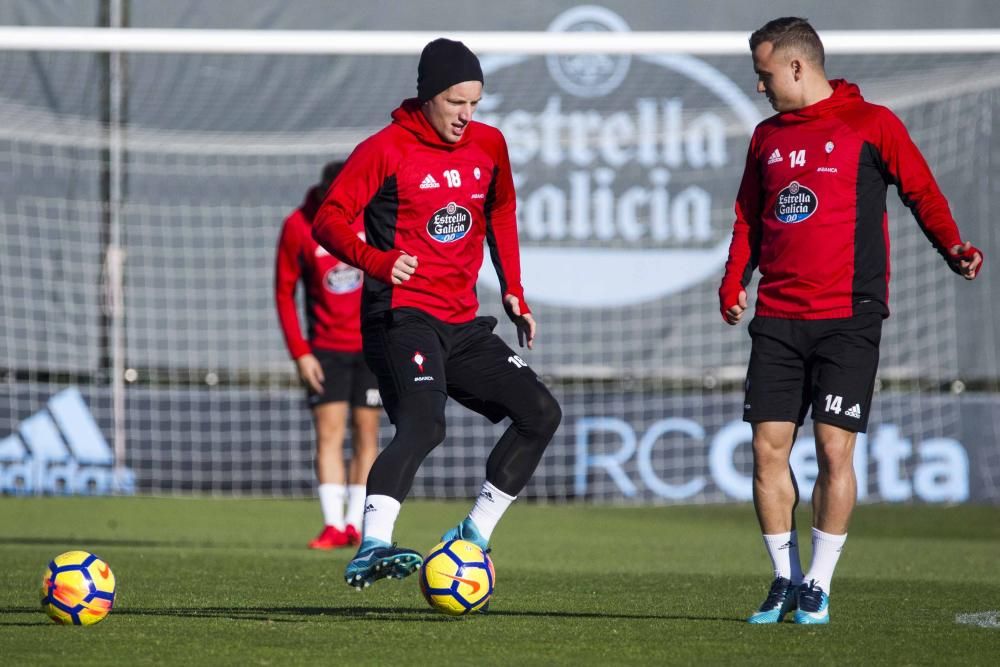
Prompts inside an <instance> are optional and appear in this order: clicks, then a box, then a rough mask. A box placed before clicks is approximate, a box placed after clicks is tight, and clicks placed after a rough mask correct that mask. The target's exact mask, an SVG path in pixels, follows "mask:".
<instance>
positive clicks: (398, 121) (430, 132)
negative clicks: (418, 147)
mask: <svg viewBox="0 0 1000 667" xmlns="http://www.w3.org/2000/svg"><path fill="white" fill-rule="evenodd" d="M392 122H393V124H395V125H398V126H399V127H401V128H403V129H404V130H406V131H408V132H410V133H412V134H413V135H414V136H415V137H416V138H417V139H419V140H420V141H421V142H422V143H425V144H427V145H428V146H434V147H435V148H442V149H444V150H449V151H451V150H455V149H456V148H458V147H459V146H463V145H465V143H466V142H467V141H468V140H469V134H470V132H471V131H472V129H473V125H475V122H470V123H469V125H468V127H466V128H465V132H463V133H462V137H461V138H460V139H459V140H458V141H456V142H455V143H450V142H447V141H445V140H444V139H442V138H441V136H440V135H439V134H438V133H437V130H435V129H434V128H433V127H432V126H431V124H430V122H429V121H428V120H427V117H426V116H424V112H423V111H421V110H420V101H419V100H418V99H417V98H415V97H411V98H409V99H407V100H403V103H402V104H400V105H399V108H397V109H396V110H395V111H393V112H392Z"/></svg>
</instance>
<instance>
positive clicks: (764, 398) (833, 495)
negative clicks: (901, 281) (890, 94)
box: [719, 17, 983, 624]
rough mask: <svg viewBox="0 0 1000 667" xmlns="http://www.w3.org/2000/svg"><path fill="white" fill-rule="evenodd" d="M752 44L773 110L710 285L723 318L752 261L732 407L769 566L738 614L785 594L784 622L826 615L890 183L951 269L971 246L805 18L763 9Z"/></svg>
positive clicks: (850, 476)
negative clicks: (760, 597)
mask: <svg viewBox="0 0 1000 667" xmlns="http://www.w3.org/2000/svg"><path fill="white" fill-rule="evenodd" d="M750 49H751V51H752V54H753V63H754V71H755V72H756V73H757V77H758V83H757V91H758V92H760V93H763V94H765V95H766V96H767V99H768V101H770V103H771V106H772V107H773V108H774V110H775V111H777V112H778V113H777V114H776V115H774V116H772V117H771V118H768V119H767V120H765V121H763V122H762V123H760V124H759V125H758V126H757V128H756V130H755V131H754V133H753V136H752V137H751V139H750V149H749V151H748V154H747V161H746V168H745V170H744V173H743V181H742V183H741V185H740V190H739V194H738V196H737V199H736V222H735V224H734V227H733V238H732V243H731V245H730V248H729V260H728V261H727V263H726V270H725V276H724V277H723V279H722V285H721V287H720V288H719V300H720V307H721V310H722V316H723V319H724V320H725V321H726V322H727V323H729V324H736V323H737V322H739V321H740V319H741V318H742V317H743V313H744V311H745V310H746V308H747V295H746V286H747V284H748V283H749V280H750V276H751V274H752V273H753V270H754V268H759V269H760V274H761V279H760V284H759V288H758V292H757V305H756V312H755V315H754V319H753V321H752V322H751V323H750V327H749V333H750V337H751V338H752V340H753V345H752V348H751V352H750V363H749V368H748V369H747V379H746V398H745V400H744V405H743V419H744V420H745V421H748V422H750V423H751V424H752V426H753V460H754V477H753V489H754V506H755V508H756V510H757V518H758V521H759V523H760V528H761V531H762V532H763V534H764V535H763V536H764V544H765V546H766V548H767V552H768V554H769V555H770V557H771V561H772V564H773V566H774V575H775V579H774V581H773V583H772V585H771V589H770V591H769V593H768V595H767V598H766V600H765V601H764V603H763V604H762V605H761V606H760V608H759V609H758V611H757V612H756V613H754V614H753V615H751V616H750V618H749V621H750V622H751V623H777V622H780V621H781V620H782V618H783V617H784V615H785V614H786V613H788V612H789V611H791V610H792V609H795V610H796V612H795V622H796V623H803V624H816V623H827V622H829V619H830V614H829V593H830V581H831V579H832V577H833V571H834V568H835V566H836V564H837V560H838V558H839V557H840V552H841V550H842V549H843V546H844V543H845V541H846V539H847V528H848V523H849V520H850V517H851V512H852V511H853V509H854V504H855V501H856V498H857V480H856V478H855V474H854V466H853V456H854V444H855V440H856V438H857V434H858V433H859V432H860V433H864V432H865V430H866V428H867V425H868V414H869V407H870V405H871V400H872V394H873V392H874V387H875V373H876V370H877V368H878V358H879V343H880V340H881V331H882V320H883V318H886V317H888V316H889V306H888V304H889V289H888V284H889V235H888V234H889V229H888V217H887V214H886V192H887V189H888V187H889V186H890V185H894V186H896V187H897V189H898V191H899V194H900V197H901V198H902V200H903V202H904V203H906V205H907V206H908V207H909V208H910V210H911V211H912V212H913V215H914V216H915V217H916V219H917V222H918V223H919V224H920V227H921V228H922V229H923V231H924V233H925V234H926V235H927V237H928V238H929V239H930V241H931V243H933V244H934V246H935V247H936V248H937V250H938V252H939V253H940V254H941V255H942V256H943V257H944V259H945V260H946V261H947V262H948V264H949V266H950V267H951V268H952V270H953V271H955V272H956V273H958V274H959V275H961V276H962V277H964V278H966V279H968V280H972V279H973V278H975V277H976V275H977V274H978V272H979V270H980V268H981V266H982V262H983V255H982V253H981V252H980V251H979V250H978V249H976V248H975V247H973V246H972V244H971V243H969V242H968V241H965V242H963V241H962V238H961V236H960V235H959V231H958V227H957V226H956V225H955V221H954V219H953V218H952V216H951V212H950V210H949V207H948V202H947V201H946V200H945V198H944V196H943V195H942V194H941V191H940V190H939V189H938V186H937V183H936V182H935V180H934V177H933V175H932V174H931V171H930V169H929V168H928V166H927V163H926V162H925V161H924V158H923V156H922V155H921V154H920V151H919V150H918V149H917V147H916V146H915V145H914V144H913V142H912V140H911V139H910V136H909V134H908V133H907V131H906V128H905V127H904V126H903V124H902V122H900V120H899V119H898V118H897V117H896V116H895V115H894V114H893V113H892V112H891V111H890V110H889V109H887V108H885V107H882V106H877V105H875V104H870V103H868V102H866V101H865V100H864V98H862V97H861V92H860V91H859V89H858V87H857V86H856V85H854V84H853V83H849V82H847V81H844V80H841V79H838V80H833V81H830V80H827V77H826V72H825V68H824V51H823V44H822V42H821V41H820V39H819V36H818V35H817V34H816V32H815V30H813V28H812V26H810V25H809V23H808V22H807V21H806V20H804V19H800V18H794V17H786V18H780V19H775V20H773V21H771V22H769V23H767V24H766V25H764V26H763V27H762V28H760V29H759V30H757V31H756V32H754V33H753V34H752V35H751V36H750ZM810 405H811V406H812V418H813V422H814V424H815V426H814V433H815V438H816V458H817V462H818V465H819V475H818V477H817V479H816V486H815V488H814V490H813V497H812V503H813V528H812V545H813V557H812V564H811V566H810V568H809V571H808V572H806V573H805V574H803V573H802V569H801V566H800V564H799V552H798V536H797V534H796V530H795V517H794V511H795V507H796V505H797V504H798V487H797V486H796V483H795V478H794V475H793V474H792V471H791V468H790V466H789V456H790V454H791V450H792V445H793V443H794V441H795V437H796V434H797V433H798V428H799V427H800V426H801V425H802V423H803V420H804V418H805V415H806V412H807V411H808V410H809V407H810Z"/></svg>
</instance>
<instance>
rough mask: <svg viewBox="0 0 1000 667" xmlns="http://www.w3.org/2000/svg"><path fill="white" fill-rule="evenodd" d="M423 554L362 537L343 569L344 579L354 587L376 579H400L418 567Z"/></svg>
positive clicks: (361, 586)
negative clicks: (354, 552) (352, 557)
mask: <svg viewBox="0 0 1000 667" xmlns="http://www.w3.org/2000/svg"><path fill="white" fill-rule="evenodd" d="M423 562H424V559H423V557H422V556H421V555H420V554H418V553H417V552H416V551H414V550H413V549H401V548H399V547H397V546H396V545H394V544H389V543H388V542H383V541H382V540H376V539H374V538H371V537H366V538H365V539H364V540H363V541H362V542H361V546H360V547H358V553H357V554H356V555H355V556H354V559H353V560H351V562H350V563H348V564H347V569H346V570H344V581H346V582H347V585H348V586H353V587H354V588H355V589H357V590H359V591H360V590H361V589H363V588H368V587H369V586H371V585H372V584H373V583H374V582H376V581H378V580H379V579H386V578H388V579H402V578H403V577H408V576H410V575H411V574H413V573H414V572H416V571H417V570H419V569H420V565H421V564H422V563H423Z"/></svg>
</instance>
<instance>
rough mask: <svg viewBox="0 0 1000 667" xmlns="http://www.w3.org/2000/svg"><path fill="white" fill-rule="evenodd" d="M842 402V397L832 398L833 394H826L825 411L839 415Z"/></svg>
mask: <svg viewBox="0 0 1000 667" xmlns="http://www.w3.org/2000/svg"><path fill="white" fill-rule="evenodd" d="M843 402H844V397H843V396H834V395H833V394H827V395H826V411H827V412H832V413H834V414H837V415H839V414H840V410H841V407H842V404H843Z"/></svg>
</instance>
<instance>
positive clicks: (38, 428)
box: [0, 387, 135, 495]
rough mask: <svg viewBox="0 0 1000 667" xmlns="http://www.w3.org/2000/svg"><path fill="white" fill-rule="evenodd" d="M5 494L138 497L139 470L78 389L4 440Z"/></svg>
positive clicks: (0, 475) (0, 455) (0, 443)
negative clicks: (108, 436) (123, 460)
mask: <svg viewBox="0 0 1000 667" xmlns="http://www.w3.org/2000/svg"><path fill="white" fill-rule="evenodd" d="M0 493H11V494H16V495H27V494H43V493H49V494H84V495H108V494H111V493H117V494H125V495H132V494H134V493H135V474H134V473H133V472H132V470H130V469H129V468H125V467H122V468H115V455H114V452H113V451H112V449H111V446H110V445H108V441H107V440H105V439H104V435H103V434H102V433H101V429H100V428H99V427H98V425H97V422H95V421H94V417H93V415H92V414H91V413H90V410H89V409H88V408H87V404H86V402H85V401H84V400H83V396H81V395H80V391H79V390H78V389H77V388H76V387H70V388H69V389H64V390H63V391H61V392H59V393H58V394H56V395H55V396H53V397H52V398H50V399H49V402H48V405H47V406H46V407H45V408H44V409H42V410H39V411H38V412H36V413H35V414H33V415H31V416H30V417H28V418H27V419H25V420H24V421H22V422H21V425H20V427H19V428H18V430H17V432H15V433H12V434H11V435H9V436H7V437H6V438H3V439H0Z"/></svg>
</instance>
